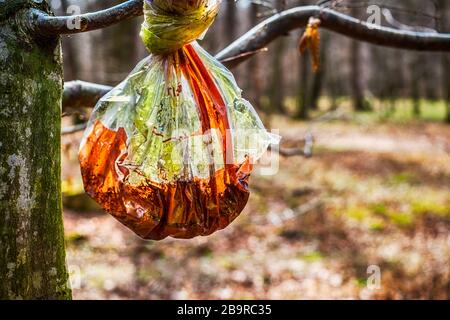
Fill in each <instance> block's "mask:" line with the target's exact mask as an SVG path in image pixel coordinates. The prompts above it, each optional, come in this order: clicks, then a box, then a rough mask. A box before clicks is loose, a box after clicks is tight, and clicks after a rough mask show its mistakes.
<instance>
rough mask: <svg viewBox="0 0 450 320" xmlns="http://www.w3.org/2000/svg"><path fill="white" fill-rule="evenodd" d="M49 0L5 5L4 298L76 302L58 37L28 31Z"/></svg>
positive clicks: (1, 73)
mask: <svg viewBox="0 0 450 320" xmlns="http://www.w3.org/2000/svg"><path fill="white" fill-rule="evenodd" d="M31 6H39V7H40V9H42V10H48V8H47V5H46V3H45V1H44V2H42V1H30V0H24V1H8V0H7V1H6V2H2V3H0V10H1V12H0V66H1V67H0V299H70V298H71V290H70V286H69V284H68V273H67V269H66V262H65V249H64V233H63V232H64V231H63V223H62V209H61V182H60V174H61V165H60V160H61V158H60V129H61V95H62V88H63V80H62V67H61V47H60V39H59V38H51V39H39V38H37V37H36V36H35V35H33V34H30V32H29V31H27V29H26V26H27V23H26V18H25V12H26V11H27V8H29V7H31Z"/></svg>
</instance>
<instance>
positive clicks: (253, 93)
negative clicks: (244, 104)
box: [246, 3, 262, 109]
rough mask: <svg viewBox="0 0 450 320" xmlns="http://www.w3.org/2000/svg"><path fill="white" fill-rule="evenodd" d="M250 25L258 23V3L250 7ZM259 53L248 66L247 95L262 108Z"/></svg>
mask: <svg viewBox="0 0 450 320" xmlns="http://www.w3.org/2000/svg"><path fill="white" fill-rule="evenodd" d="M249 20H250V26H251V27H252V28H253V27H254V26H256V25H257V24H258V4H255V3H251V4H250V7H249ZM259 72H260V70H259V55H257V54H256V55H255V56H253V57H252V58H251V59H250V60H249V62H248V66H247V75H248V76H247V88H246V89H247V90H246V92H247V96H248V97H249V99H250V101H252V103H253V105H254V106H255V108H256V109H260V104H261V91H262V85H261V75H260V74H259Z"/></svg>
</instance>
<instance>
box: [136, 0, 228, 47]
mask: <svg viewBox="0 0 450 320" xmlns="http://www.w3.org/2000/svg"><path fill="white" fill-rule="evenodd" d="M220 1H221V0H145V1H144V23H143V24H142V29H141V38H142V41H143V42H144V44H145V46H146V47H147V49H148V50H149V51H150V52H151V53H156V54H167V53H171V52H175V51H176V50H178V49H180V48H182V47H183V46H184V45H186V44H188V43H191V42H193V41H195V40H197V39H199V38H201V37H202V35H203V34H204V33H205V32H206V30H208V28H209V27H210V26H211V24H212V23H213V21H214V19H215V18H216V16H217V14H218V12H219V7H220Z"/></svg>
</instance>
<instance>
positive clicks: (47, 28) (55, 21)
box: [29, 0, 143, 36]
mask: <svg viewBox="0 0 450 320" xmlns="http://www.w3.org/2000/svg"><path fill="white" fill-rule="evenodd" d="M142 14H143V0H130V1H126V2H124V3H121V4H118V5H116V6H114V7H111V8H108V9H105V10H100V11H96V12H92V13H86V14H80V15H73V16H60V17H54V16H51V15H49V14H47V13H45V12H43V11H39V10H36V9H31V10H30V11H29V18H30V27H31V29H33V31H35V32H36V33H37V34H39V35H42V36H54V35H58V34H73V33H81V32H87V31H92V30H96V29H101V28H106V27H109V26H112V25H114V24H116V23H119V22H121V21H125V20H128V19H131V18H134V17H138V16H140V15H142ZM77 23H79V28H76V27H75V25H76V24H77Z"/></svg>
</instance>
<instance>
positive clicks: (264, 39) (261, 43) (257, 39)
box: [40, 1, 450, 111]
mask: <svg viewBox="0 0 450 320" xmlns="http://www.w3.org/2000/svg"><path fill="white" fill-rule="evenodd" d="M138 3H139V6H138ZM140 6H141V1H127V2H125V3H124V4H121V5H118V6H116V7H113V8H111V9H108V10H103V11H100V12H97V13H91V14H87V15H84V16H89V17H90V18H89V19H88V20H87V21H90V22H89V23H88V24H87V27H86V28H87V29H85V31H87V30H92V28H100V27H101V26H102V25H104V23H105V21H108V24H112V23H115V22H118V21H120V19H121V17H124V16H127V15H125V14H124V13H123V11H126V10H125V9H126V8H132V10H135V11H134V13H132V14H131V15H128V17H131V16H135V15H138V14H140V11H139V10H141V9H139V8H138V7H140ZM119 7H120V8H119ZM115 8H119V9H115ZM114 14H118V15H119V16H118V17H116V18H115V20H114V19H113V18H112V17H113V16H114ZM311 16H315V17H318V18H319V19H320V20H321V26H322V27H324V28H327V29H329V30H332V31H335V32H337V33H340V34H343V35H346V36H349V37H351V38H355V39H359V40H362V41H366V42H370V43H374V44H378V45H383V46H389V47H396V48H403V49H413V50H428V51H450V34H439V33H427V32H413V31H408V30H397V29H393V28H387V27H382V26H376V25H370V26H369V25H368V24H367V23H365V22H363V21H360V20H358V19H355V18H352V17H350V16H347V15H344V14H341V13H338V12H336V11H334V10H331V9H326V8H321V7H319V6H305V7H297V8H293V9H290V10H286V11H283V12H281V13H280V14H276V15H274V16H273V17H271V18H269V19H267V20H265V21H263V22H262V23H260V24H259V25H257V26H256V27H254V28H253V29H251V30H250V31H249V32H247V33H246V34H245V35H243V36H242V37H241V38H239V39H238V40H236V41H235V42H233V43H232V44H230V45H229V46H228V47H227V48H225V49H224V50H222V51H221V52H220V53H219V54H218V55H217V56H216V58H218V59H219V60H220V61H222V62H223V63H224V64H225V65H226V66H227V67H229V68H233V67H235V66H237V65H238V64H240V63H242V62H244V61H245V60H247V59H249V58H250V57H252V56H253V55H254V54H255V53H257V52H259V51H262V50H263V49H264V48H265V46H266V45H267V44H269V43H270V42H271V41H273V40H274V39H276V38H277V37H279V36H282V35H284V34H286V33H287V32H289V31H291V30H294V29H296V28H303V27H305V26H306V25H307V23H308V20H309V18H310V17H311ZM96 17H101V19H100V18H99V20H97V18H96ZM52 18H53V17H52ZM46 19H47V18H46ZM48 19H50V18H48ZM55 19H56V20H55V21H59V20H58V19H60V18H55ZM111 19H113V20H111ZM49 21H50V20H49ZM49 21H47V22H45V23H43V24H42V25H41V26H40V28H41V29H40V30H47V31H51V26H52V25H53V24H51V23H49ZM61 21H62V20H61ZM101 21H103V22H101ZM58 23H59V22H58ZM43 26H45V27H43ZM58 28H62V27H61V26H59V27H58ZM96 86H97V87H96ZM110 89H111V88H110V87H105V86H100V87H98V85H95V84H90V83H86V82H76V83H68V84H66V87H65V90H64V103H63V108H64V111H66V110H68V109H71V108H72V109H77V108H79V107H83V106H84V107H93V106H94V105H95V103H96V102H97V100H98V99H99V98H100V97H101V96H102V95H103V94H105V93H106V92H107V91H109V90H110Z"/></svg>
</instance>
